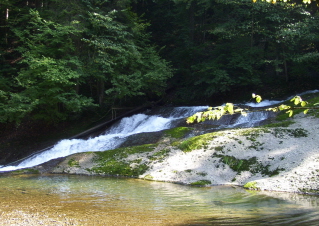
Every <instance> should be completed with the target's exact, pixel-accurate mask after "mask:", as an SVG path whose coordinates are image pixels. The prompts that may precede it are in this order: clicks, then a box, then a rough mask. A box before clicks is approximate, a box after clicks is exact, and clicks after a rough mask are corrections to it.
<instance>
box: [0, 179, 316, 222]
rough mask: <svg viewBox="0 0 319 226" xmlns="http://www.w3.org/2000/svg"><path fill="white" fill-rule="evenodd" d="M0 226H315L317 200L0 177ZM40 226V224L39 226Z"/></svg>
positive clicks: (220, 189) (136, 183)
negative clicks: (26, 225) (27, 225)
mask: <svg viewBox="0 0 319 226" xmlns="http://www.w3.org/2000/svg"><path fill="white" fill-rule="evenodd" d="M0 202H1V206H0V210H1V212H2V214H1V215H0V225H10V224H12V225H14V224H15V225H22V224H18V223H17V222H19V221H20V223H21V222H24V223H32V224H33V225H36V224H38V225H41V224H44V225H46V224H50V225H269V224H271V225H317V224H318V222H319V197H317V196H307V195H297V194H289V193H266V192H252V191H246V190H243V189H241V188H238V187H225V186H216V187H212V188H197V187H188V186H182V185H177V184H171V183H161V182H150V181H143V180H136V179H118V178H106V177H88V176H65V175H63V176H62V175H50V176H32V175H22V176H10V177H7V176H2V177H0ZM41 222H42V223H41Z"/></svg>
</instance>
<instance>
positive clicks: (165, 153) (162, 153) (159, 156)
mask: <svg viewBox="0 0 319 226" xmlns="http://www.w3.org/2000/svg"><path fill="white" fill-rule="evenodd" d="M170 151H171V150H170V149H168V148H167V149H163V150H161V151H158V152H156V153H154V154H153V155H152V156H149V157H148V158H149V159H150V160H153V161H154V160H158V161H162V160H163V159H165V157H167V156H168V155H169V153H170Z"/></svg>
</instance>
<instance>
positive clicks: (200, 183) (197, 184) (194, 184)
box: [190, 180, 212, 186]
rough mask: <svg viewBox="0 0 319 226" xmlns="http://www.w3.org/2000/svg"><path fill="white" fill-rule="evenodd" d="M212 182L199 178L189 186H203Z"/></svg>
mask: <svg viewBox="0 0 319 226" xmlns="http://www.w3.org/2000/svg"><path fill="white" fill-rule="evenodd" d="M210 184H212V182H211V181H210V180H199V181H196V182H193V183H191V184H190V185H191V186H205V185H210Z"/></svg>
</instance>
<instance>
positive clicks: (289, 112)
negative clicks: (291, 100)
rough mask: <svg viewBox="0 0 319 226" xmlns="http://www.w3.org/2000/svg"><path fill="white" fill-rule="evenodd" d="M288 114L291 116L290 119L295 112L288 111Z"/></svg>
mask: <svg viewBox="0 0 319 226" xmlns="http://www.w3.org/2000/svg"><path fill="white" fill-rule="evenodd" d="M286 113H287V114H289V117H291V116H292V115H293V113H294V112H293V110H289V111H287V112H286Z"/></svg>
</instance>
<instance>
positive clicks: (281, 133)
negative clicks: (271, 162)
mask: <svg viewBox="0 0 319 226" xmlns="http://www.w3.org/2000/svg"><path fill="white" fill-rule="evenodd" d="M272 134H273V135H274V136H275V137H277V138H284V137H285V135H288V136H290V137H295V138H299V137H307V136H308V131H307V130H305V129H302V128H297V129H283V128H275V129H274V131H273V132H272Z"/></svg>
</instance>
